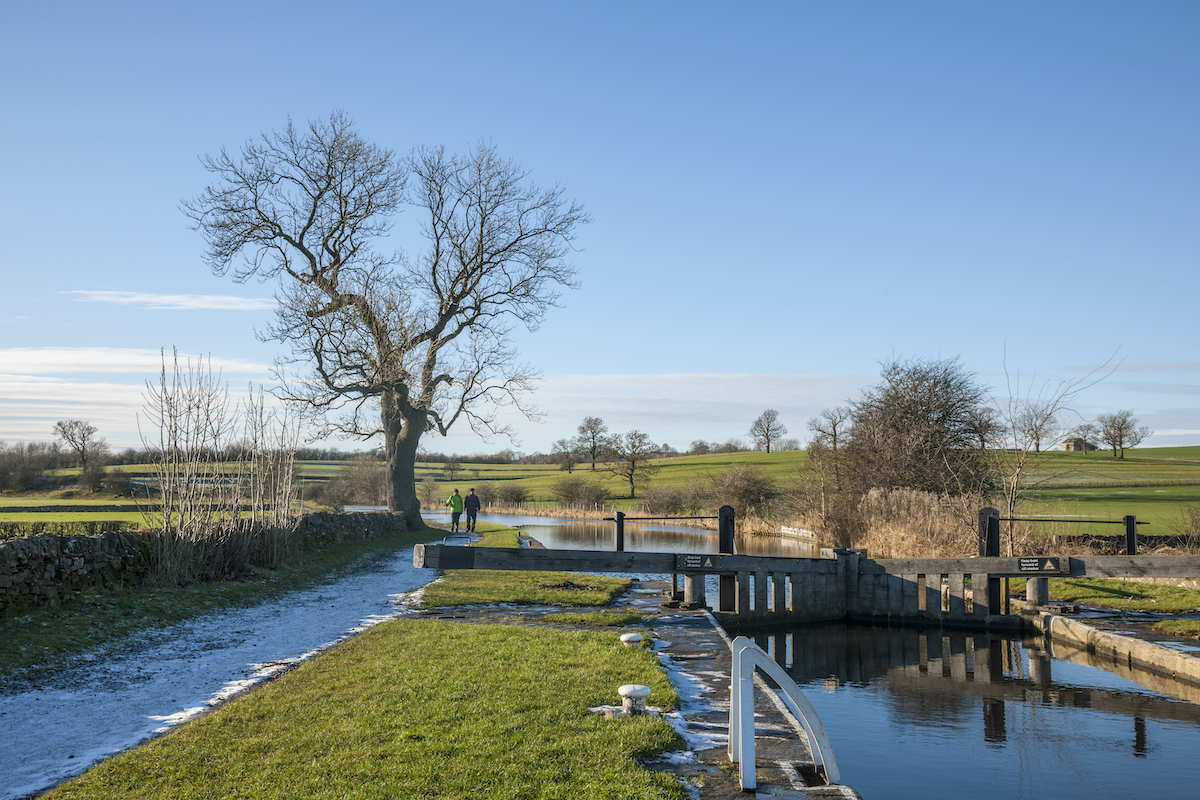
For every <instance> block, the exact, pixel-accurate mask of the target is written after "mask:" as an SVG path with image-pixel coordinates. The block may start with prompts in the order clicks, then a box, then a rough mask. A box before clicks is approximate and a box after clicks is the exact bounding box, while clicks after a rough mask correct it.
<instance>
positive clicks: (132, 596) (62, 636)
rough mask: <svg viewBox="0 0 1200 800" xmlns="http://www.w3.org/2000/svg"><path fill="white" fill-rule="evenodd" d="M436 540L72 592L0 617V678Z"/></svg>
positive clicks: (409, 536)
mask: <svg viewBox="0 0 1200 800" xmlns="http://www.w3.org/2000/svg"><path fill="white" fill-rule="evenodd" d="M439 535H440V532H439V531H437V530H435V529H433V528H427V529H425V530H423V531H417V532H414V533H393V534H390V535H388V536H384V537H380V538H378V539H374V540H370V541H357V542H341V543H338V544H329V545H322V546H321V547H317V548H313V549H311V550H306V551H302V552H301V553H300V554H299V556H298V561H297V562H296V563H295V564H294V565H293V566H292V567H289V568H288V569H284V570H264V569H256V570H255V574H254V576H253V577H251V578H249V579H247V580H242V581H216V582H213V583H195V584H191V585H189V586H186V587H182V588H175V589H151V588H143V589H136V590H132V591H127V592H123V593H120V594H112V595H108V594H100V593H97V592H76V593H73V594H72V595H71V602H68V603H65V604H63V605H59V606H56V607H53V608H36V609H29V610H24V611H18V612H16V613H13V614H10V615H8V616H7V617H0V676H3V675H12V674H14V673H16V672H24V673H26V674H27V675H29V676H31V677H32V676H34V675H36V674H38V673H40V672H44V671H46V670H51V669H55V668H57V667H59V666H61V665H63V664H64V663H65V662H66V660H67V659H69V657H70V656H72V655H74V654H78V653H81V652H84V651H86V650H88V649H90V648H93V647H96V646H98V645H102V644H106V643H110V642H115V641H119V640H121V639H124V638H126V637H128V636H130V635H132V634H135V633H138V632H140V631H144V630H149V629H152V628H161V627H166V626H168V625H174V624H176V623H179V622H183V621H185V620H188V619H193V618H196V617H200V616H203V615H205V614H209V613H212V612H214V611H219V610H221V609H223V608H229V607H232V606H242V605H249V604H252V603H257V602H262V601H265V600H268V599H270V598H273V597H277V596H279V595H281V594H284V593H286V592H289V591H295V590H299V589H306V588H308V587H310V586H314V585H316V584H318V583H320V582H322V581H325V580H328V579H330V578H332V577H333V576H335V575H337V574H338V573H340V572H343V571H347V570H351V569H353V568H354V567H355V566H356V565H357V564H365V563H367V562H369V561H370V560H371V559H373V558H378V557H384V556H386V555H387V554H388V553H392V552H394V551H395V550H396V549H398V548H401V547H406V546H408V545H411V544H413V543H415V542H425V541H429V540H430V539H432V538H434V537H436V536H439Z"/></svg>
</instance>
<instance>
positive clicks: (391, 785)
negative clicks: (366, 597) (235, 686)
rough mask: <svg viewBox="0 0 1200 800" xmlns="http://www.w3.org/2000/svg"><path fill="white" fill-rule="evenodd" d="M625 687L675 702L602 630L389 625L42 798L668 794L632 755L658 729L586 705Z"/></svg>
mask: <svg viewBox="0 0 1200 800" xmlns="http://www.w3.org/2000/svg"><path fill="white" fill-rule="evenodd" d="M547 676H553V679H548V678H547ZM625 683H641V684H645V685H646V686H649V687H650V689H651V695H650V698H649V702H650V704H651V705H657V706H664V707H674V706H676V705H677V704H678V697H677V696H676V694H675V693H674V691H673V690H672V689H671V686H670V683H669V682H668V681H667V678H666V676H665V675H664V673H663V672H662V670H661V668H660V667H659V666H658V663H657V660H656V658H655V657H654V656H653V655H652V654H650V653H647V652H644V651H642V650H641V649H640V648H632V647H622V646H621V645H620V643H619V641H618V637H617V635H616V633H615V632H614V633H591V632H584V631H563V630H561V629H544V628H533V627H529V626H509V625H486V626H485V625H448V624H445V623H436V622H422V621H412V620H408V621H402V620H397V621H393V622H387V623H384V624H382V625H379V626H378V627H376V628H374V629H372V630H370V631H368V632H367V633H364V634H363V635H361V636H358V637H355V638H354V639H352V640H350V641H348V642H346V643H345V644H343V645H341V646H339V647H337V648H335V649H334V650H332V651H330V652H329V653H327V654H326V655H324V656H322V657H321V658H318V659H314V660H313V661H310V662H307V663H306V664H304V665H303V666H301V667H299V668H298V669H296V670H294V671H292V672H290V673H288V674H286V675H284V676H283V677H281V678H279V679H278V680H276V681H274V682H273V683H270V684H267V685H265V686H264V687H262V688H261V689H259V690H257V691H255V692H252V693H251V694H249V695H247V696H246V697H243V698H241V699H239V700H236V701H234V702H233V703H230V704H228V705H226V706H224V707H222V708H220V709H218V710H217V711H215V712H213V713H212V714H210V715H208V716H206V717H204V718H201V719H199V720H196V721H195V722H192V723H189V724H188V725H186V726H184V727H182V728H181V729H180V730H178V731H175V732H173V733H171V734H168V735H166V736H164V737H162V738H160V739H157V740H154V741H152V742H149V743H148V744H146V745H144V746H142V747H139V748H137V749H135V750H131V751H129V752H126V753H124V754H122V755H120V756H117V757H115V758H113V759H110V760H108V761H105V762H103V763H101V764H99V765H98V766H96V767H94V768H93V769H92V770H91V771H89V772H88V773H87V774H85V775H84V776H82V777H80V778H79V779H77V780H75V781H72V782H71V783H68V784H65V785H63V786H60V787H59V788H57V789H56V790H54V791H52V792H51V793H50V794H49V795H47V796H48V797H50V798H79V799H80V800H93V799H95V800H99V799H100V798H104V799H105V800H109V799H110V798H118V797H120V798H162V797H171V798H177V799H178V798H212V797H221V798H255V799H256V800H259V799H260V798H288V799H289V800H291V798H297V797H304V798H339V800H341V799H342V798H389V800H390V799H391V798H400V797H403V798H433V797H436V798H472V799H473V798H479V797H502V798H597V799H599V798H670V799H671V800H683V798H686V797H687V794H686V792H685V791H684V790H683V788H682V787H681V785H680V784H679V783H678V781H677V780H676V779H674V778H672V777H668V776H667V775H664V774H661V773H656V772H653V771H650V770H647V769H645V768H643V767H641V766H639V765H638V763H637V761H636V759H638V758H643V757H648V756H651V755H654V754H657V753H660V752H663V751H665V750H670V749H678V748H680V747H682V742H681V740H680V738H679V735H678V734H677V733H676V732H675V730H674V729H673V728H672V727H671V726H670V725H669V724H668V723H667V722H665V721H663V720H661V719H656V718H652V717H639V718H632V719H624V720H605V719H604V718H603V717H601V716H599V715H596V714H591V713H589V712H588V710H587V709H588V708H589V707H595V706H598V705H602V704H613V705H615V704H617V703H618V701H619V698H618V696H617V693H616V690H617V687H618V686H620V685H622V684H625Z"/></svg>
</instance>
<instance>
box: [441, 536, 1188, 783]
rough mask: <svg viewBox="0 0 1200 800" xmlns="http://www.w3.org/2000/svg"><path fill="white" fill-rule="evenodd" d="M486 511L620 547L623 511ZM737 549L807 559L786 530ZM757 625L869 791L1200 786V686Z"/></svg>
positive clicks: (880, 632) (855, 629) (950, 644)
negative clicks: (583, 517)
mask: <svg viewBox="0 0 1200 800" xmlns="http://www.w3.org/2000/svg"><path fill="white" fill-rule="evenodd" d="M431 516H432V517H433V518H435V519H436V518H437V515H431ZM487 519H488V520H490V521H494V522H501V523H503V524H508V525H513V526H514V527H519V528H521V529H522V530H524V531H525V532H526V533H527V534H528V535H529V536H532V537H533V538H535V539H537V540H538V541H539V542H541V543H542V544H543V545H545V546H546V547H548V548H555V549H584V550H612V549H613V543H614V533H613V524H612V523H611V522H598V521H575V520H563V519H554V518H547V517H533V516H529V517H501V516H500V515H489V516H488V517H487ZM625 535H626V549H628V550H643V551H658V552H716V550H717V547H716V539H717V537H716V535H715V533H711V532H708V531H699V532H698V531H697V530H696V529H694V528H686V527H682V526H671V525H669V524H658V523H651V524H643V523H627V525H626V534H625ZM739 545H740V546H741V547H745V548H746V549H744V550H741V552H746V553H753V554H755V555H781V556H802V555H807V553H801V552H799V549H800V547H801V545H799V543H796V542H789V541H788V540H786V539H778V538H773V537H771V538H760V537H755V538H754V539H750V538H742V539H741V540H740V541H739ZM789 551H790V552H789ZM708 591H709V597H710V598H712V597H715V596H716V592H715V585H714V586H711V587H709V590H708ZM729 633H730V635H731V636H736V635H738V634H739V633H741V632H739V631H737V630H730V631H729ZM744 633H745V634H746V635H748V636H750V637H751V638H753V639H755V640H756V641H757V642H758V644H759V645H760V646H761V647H762V648H763V649H764V650H766V651H767V652H768V653H770V654H771V655H772V657H773V658H775V660H776V661H778V662H779V663H780V664H781V665H782V666H783V667H784V668H785V669H786V670H787V671H788V673H789V674H790V675H791V676H792V678H793V679H794V680H795V681H796V683H797V684H798V685H799V686H800V688H801V689H802V690H803V691H804V694H805V696H806V697H807V698H808V699H809V701H811V702H812V704H813V706H814V707H815V708H816V710H817V713H818V715H819V716H820V718H821V721H822V723H823V724H824V726H825V730H826V731H827V732H828V734H829V737H830V740H831V741H832V743H833V748H834V753H835V755H836V757H837V760H838V766H839V768H840V769H841V773H842V780H843V781H844V782H845V783H846V784H847V785H849V786H853V787H854V788H855V789H856V790H858V792H859V793H860V794H861V795H862V796H863V797H865V798H867V799H868V800H872V799H875V800H881V799H882V798H888V799H889V800H904V799H905V798H914V800H915V799H916V798H920V799H921V800H929V798H962V797H979V798H1023V799H1024V798H1029V799H1030V800H1033V799H1035V798H1045V799H1046V800H1075V798H1121V800H1129V799H1130V798H1193V797H1198V796H1200V766H1198V761H1197V759H1200V705H1198V703H1200V689H1197V688H1195V687H1189V686H1187V685H1184V684H1178V683H1176V682H1174V681H1170V680H1165V679H1155V678H1153V677H1150V676H1138V675H1136V674H1134V673H1129V674H1128V675H1126V676H1120V675H1117V674H1114V673H1113V672H1110V671H1108V670H1106V669H1103V668H1101V667H1099V666H1096V665H1095V664H1094V663H1093V659H1092V658H1091V657H1089V656H1088V654H1087V653H1084V652H1081V651H1077V650H1074V649H1073V648H1068V647H1065V646H1062V645H1055V644H1053V643H1052V642H1050V641H1048V640H1046V639H1043V638H1041V637H1030V638H1022V637H1020V636H1016V635H1012V636H997V635H992V634H983V633H979V634H975V633H966V632H963V631H946V630H942V629H914V628H888V627H873V626H850V625H846V624H827V625H819V626H812V625H809V626H802V627H786V626H783V627H778V628H775V629H770V630H764V629H762V628H754V629H748V630H747V631H745V632H744ZM1133 678H1136V680H1134V679H1133Z"/></svg>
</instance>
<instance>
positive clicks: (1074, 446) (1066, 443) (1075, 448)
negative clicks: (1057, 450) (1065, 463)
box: [1062, 436, 1099, 453]
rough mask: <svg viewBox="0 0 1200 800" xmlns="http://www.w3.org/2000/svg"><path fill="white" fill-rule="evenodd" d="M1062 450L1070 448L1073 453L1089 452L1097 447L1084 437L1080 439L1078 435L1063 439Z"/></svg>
mask: <svg viewBox="0 0 1200 800" xmlns="http://www.w3.org/2000/svg"><path fill="white" fill-rule="evenodd" d="M1062 449H1063V450H1070V451H1071V452H1073V453H1090V452H1092V451H1093V450H1098V449H1099V448H1098V447H1096V445H1094V444H1092V443H1091V442H1089V441H1087V440H1086V439H1081V438H1080V437H1078V436H1072V437H1071V438H1070V439H1064V440H1063V443H1062Z"/></svg>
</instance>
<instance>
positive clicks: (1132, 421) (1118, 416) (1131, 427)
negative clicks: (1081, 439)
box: [1096, 409, 1154, 458]
mask: <svg viewBox="0 0 1200 800" xmlns="http://www.w3.org/2000/svg"><path fill="white" fill-rule="evenodd" d="M1096 422H1098V423H1100V440H1101V441H1103V442H1104V443H1105V444H1106V445H1108V446H1109V447H1111V448H1112V454H1113V458H1124V457H1125V449H1126V448H1133V447H1137V446H1138V445H1139V444H1141V443H1142V441H1143V440H1144V439H1146V438H1147V437H1148V436H1151V435H1152V434H1153V433H1154V431H1152V430H1150V429H1149V428H1148V427H1146V426H1145V425H1142V426H1139V425H1138V418H1137V417H1135V416H1134V415H1133V412H1132V411H1130V410H1128V409H1122V410H1121V411H1118V412H1116V413H1115V414H1101V415H1100V416H1098V417H1096ZM1118 451H1120V453H1121V455H1120V456H1118V455H1117V452H1118Z"/></svg>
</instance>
